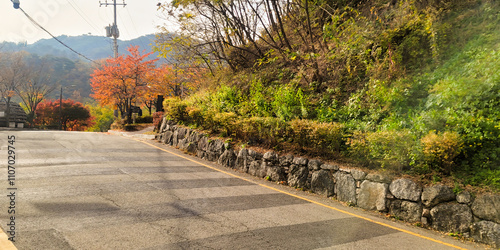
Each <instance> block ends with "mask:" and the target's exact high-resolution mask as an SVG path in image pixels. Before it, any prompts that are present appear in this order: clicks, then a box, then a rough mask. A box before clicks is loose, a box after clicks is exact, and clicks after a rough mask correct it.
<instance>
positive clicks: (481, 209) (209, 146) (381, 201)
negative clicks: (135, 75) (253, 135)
mask: <svg viewBox="0 0 500 250" xmlns="http://www.w3.org/2000/svg"><path fill="white" fill-rule="evenodd" d="M156 139H157V140H159V141H161V142H162V143H165V144H168V145H171V146H174V147H178V148H179V149H181V150H184V151H186V152H188V153H191V154H194V155H197V156H198V157H200V158H202V159H205V160H208V161H213V162H217V163H219V164H220V165H223V166H224V167H228V168H232V169H237V170H239V171H241V172H245V173H248V174H251V175H254V176H257V177H260V178H267V179H269V180H271V181H276V182H281V183H286V184H287V185H289V186H291V187H296V188H301V189H303V190H310V191H311V192H314V193H317V194H320V195H324V196H326V197H336V199H337V200H339V201H341V202H345V203H347V204H348V205H351V206H358V207H360V208H363V209H366V210H375V211H379V212H384V213H389V214H390V215H392V216H394V217H395V218H398V219H401V220H404V221H407V222H411V223H418V222H420V223H421V224H422V225H423V226H426V227H429V228H433V229H435V230H438V231H442V232H452V233H461V234H463V235H464V236H465V237H472V238H473V239H475V240H477V241H478V242H481V243H486V244H490V245H492V246H493V247H496V248H498V247H500V195H489V194H487V195H480V196H478V197H475V196H474V195H473V194H470V193H469V192H467V191H463V192H461V193H459V194H455V193H454V192H453V190H452V188H450V187H447V186H444V185H435V186H430V187H422V186H420V185H419V184H417V183H415V182H413V181H412V180H409V179H396V180H392V179H390V178H388V177H386V176H383V175H380V174H371V173H369V174H367V173H365V172H363V171H360V170H355V169H343V168H339V167H338V166H337V165H330V164H327V163H323V162H321V161H319V160H312V159H307V158H302V157H294V156H292V155H284V156H279V155H278V154H276V153H274V152H267V153H265V154H261V153H258V152H255V151H253V150H250V149H245V148H244V149H241V150H239V151H235V150H233V149H232V148H231V145H230V144H229V143H225V142H224V141H221V140H218V139H209V138H208V136H207V135H205V134H202V133H199V132H198V131H195V130H191V129H188V128H185V127H181V126H176V125H173V123H171V122H169V121H167V120H166V119H164V120H163V123H162V125H161V128H160V133H159V134H158V135H157V137H156Z"/></svg>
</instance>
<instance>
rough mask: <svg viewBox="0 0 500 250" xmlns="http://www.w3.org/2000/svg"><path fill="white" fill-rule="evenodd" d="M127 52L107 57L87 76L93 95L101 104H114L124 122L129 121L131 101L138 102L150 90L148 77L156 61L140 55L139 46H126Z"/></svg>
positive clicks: (130, 118) (152, 72)
mask: <svg viewBox="0 0 500 250" xmlns="http://www.w3.org/2000/svg"><path fill="white" fill-rule="evenodd" d="M128 51H129V52H130V55H127V56H123V55H122V56H119V57H117V58H110V59H107V60H106V61H105V62H104V63H103V64H102V65H101V66H100V67H99V68H96V69H95V70H94V73H93V74H92V75H91V76H92V78H91V79H90V82H91V84H90V85H91V87H92V91H93V97H94V98H96V99H97V100H98V101H99V103H100V104H101V105H103V106H104V105H111V106H116V107H118V109H119V110H120V112H121V115H122V117H123V116H124V115H125V114H126V115H127V123H128V124H130V123H131V122H132V112H131V111H132V110H131V107H132V103H136V102H141V101H142V99H143V98H146V97H147V94H148V92H150V90H149V89H150V87H151V86H149V85H150V82H149V79H148V78H149V76H150V75H153V74H154V71H155V64H154V63H155V61H156V60H157V59H155V60H146V58H147V57H148V56H149V55H151V53H147V54H144V55H141V53H139V51H138V46H131V47H129V48H128Z"/></svg>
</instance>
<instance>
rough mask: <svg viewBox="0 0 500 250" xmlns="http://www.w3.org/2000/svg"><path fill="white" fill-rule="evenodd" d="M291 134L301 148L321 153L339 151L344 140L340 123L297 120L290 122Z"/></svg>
mask: <svg viewBox="0 0 500 250" xmlns="http://www.w3.org/2000/svg"><path fill="white" fill-rule="evenodd" d="M289 125H290V134H291V136H292V138H293V140H294V143H296V144H297V145H299V146H300V147H309V148H317V149H320V151H325V150H329V151H339V149H340V146H341V144H342V139H343V126H342V125H341V124H339V123H328V122H318V121H313V120H300V119H295V120H292V121H291V122H289Z"/></svg>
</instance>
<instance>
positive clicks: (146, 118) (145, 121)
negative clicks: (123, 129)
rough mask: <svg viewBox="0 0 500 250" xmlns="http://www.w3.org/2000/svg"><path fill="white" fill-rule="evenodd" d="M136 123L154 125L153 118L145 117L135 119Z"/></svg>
mask: <svg viewBox="0 0 500 250" xmlns="http://www.w3.org/2000/svg"><path fill="white" fill-rule="evenodd" d="M135 123H153V116H151V115H143V116H139V117H137V118H135Z"/></svg>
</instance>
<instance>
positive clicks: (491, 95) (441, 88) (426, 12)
mask: <svg viewBox="0 0 500 250" xmlns="http://www.w3.org/2000/svg"><path fill="white" fill-rule="evenodd" d="M238 2H239V3H240V1H238ZM306 3H308V1H306ZM184 4H186V5H189V3H184ZM240 4H242V5H245V4H247V3H245V2H241V3H240ZM284 4H285V6H273V7H271V9H275V10H277V11H275V12H273V13H271V14H270V15H271V17H272V18H270V19H266V20H269V21H268V22H267V21H263V20H265V19H260V21H261V23H259V24H258V25H256V24H254V23H248V19H245V17H248V16H249V15H252V14H254V15H258V13H260V12H259V9H257V8H258V6H252V7H253V8H250V7H249V8H246V9H247V11H246V12H245V13H243V14H242V13H235V14H234V17H235V18H236V21H235V20H229V19H225V18H224V15H229V14H228V13H227V12H218V11H217V10H220V9H224V10H227V9H231V8H230V6H225V3H223V2H220V3H219V2H218V3H217V4H216V5H212V6H205V8H199V9H198V11H200V13H186V14H185V15H179V16H181V17H183V18H184V17H186V16H189V17H190V18H189V21H186V22H185V26H184V27H183V28H185V29H186V30H189V29H196V30H197V31H198V32H202V33H203V34H204V35H203V36H201V35H200V36H198V37H203V39H205V40H200V41H199V43H197V44H195V45H193V46H191V47H190V48H191V50H192V51H195V52H205V53H193V57H196V56H197V57H198V59H199V61H200V62H205V63H206V64H207V67H209V68H210V69H211V70H212V72H213V77H212V83H211V84H206V86H205V87H204V88H202V89H201V90H199V91H198V92H196V93H194V94H193V95H192V96H191V97H190V98H188V99H185V100H176V99H174V100H167V101H166V106H167V114H168V116H169V117H170V118H172V119H174V120H177V121H178V122H180V123H183V124H186V125H190V126H195V127H199V128H202V129H206V130H209V131H211V132H212V133H213V134H215V135H221V136H227V137H232V138H233V140H234V141H237V142H238V144H239V146H241V147H247V146H259V147H267V148H272V149H274V150H277V151H285V152H290V151H293V152H296V153H298V154H308V155H312V156H315V157H322V158H325V159H326V160H335V161H337V162H342V163H344V164H352V165H355V166H358V167H362V168H367V169H372V170H378V171H388V172H391V173H392V174H396V175H401V174H411V175H416V176H419V177H417V178H419V179H421V180H422V181H424V182H425V181H427V182H436V181H440V180H441V179H442V178H447V179H449V180H451V181H452V182H455V185H456V187H457V188H458V189H460V188H463V187H465V186H467V185H475V186H483V187H490V188H493V189H496V190H499V189H500V94H499V93H500V74H499V73H498V72H499V71H498V68H499V67H500V65H499V62H500V48H499V47H498V41H499V40H500V33H499V32H498V30H499V29H500V15H499V13H500V4H499V3H497V2H495V1H488V0H484V1H482V0H467V1H451V0H447V1H446V0H445V1H407V0H394V1H387V0H377V1H337V2H335V3H332V2H328V1H318V2H316V3H311V6H308V5H307V4H305V5H302V4H296V5H294V6H286V3H284ZM270 6H271V5H270ZM177 7H178V6H177ZM183 7H186V6H183ZM188 7H189V6H188ZM172 8H174V9H175V8H176V6H173V7H172ZM280 8H282V9H284V8H286V9H287V12H286V13H283V12H281V11H279V10H280ZM203 11H206V12H203ZM210 11H211V12H210ZM252 11H254V12H255V13H253V12H252ZM210 13H212V14H210ZM213 13H215V14H213ZM238 18H241V19H238ZM184 19H186V18H184ZM184 19H182V18H180V20H179V21H180V22H181V23H182V21H183V20H184ZM207 19H208V20H207ZM220 20H223V21H220ZM255 20H259V19H255ZM207 21H213V22H210V24H211V25H212V26H209V27H207V26H203V25H199V26H196V24H197V23H199V24H206V23H209V22H207ZM193 24H195V25H193ZM245 24H246V25H247V26H244V25H245ZM259 25H260V26H261V27H264V28H262V29H261V30H260V31H259V32H260V33H259V35H258V36H252V34H255V33H252V32H251V29H252V27H258V26H259ZM193 26H194V28H192V27H193ZM228 29H230V30H231V31H232V32H231V33H224V31H225V30H228ZM217 32H220V33H217ZM245 34H248V35H245ZM186 37H188V35H186ZM185 41H189V42H185ZM192 41H193V40H189V39H187V38H186V39H184V40H181V41H171V42H170V44H169V43H165V44H166V45H167V46H171V44H177V45H179V46H182V45H184V46H188V45H192V43H193V42H192ZM204 44H220V45H219V46H211V47H208V46H203V45H204ZM197 48H203V51H196V49H197ZM207 50H208V51H210V53H206V51H207ZM186 51H188V50H186ZM207 55H209V56H207ZM207 62H208V63H207ZM215 69H216V70H215Z"/></svg>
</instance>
